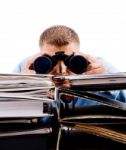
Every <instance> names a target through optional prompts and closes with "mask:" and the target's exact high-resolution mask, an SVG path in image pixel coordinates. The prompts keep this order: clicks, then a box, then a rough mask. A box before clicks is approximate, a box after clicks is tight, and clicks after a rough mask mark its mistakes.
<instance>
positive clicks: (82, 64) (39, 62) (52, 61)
mask: <svg viewBox="0 0 126 150" xmlns="http://www.w3.org/2000/svg"><path fill="white" fill-rule="evenodd" d="M59 60H62V61H64V64H65V65H66V66H67V67H68V69H69V70H70V71H72V72H73V73H75V74H81V73H83V72H85V71H86V69H87V66H88V65H89V62H88V61H87V60H86V59H85V58H84V57H83V56H81V55H74V54H72V55H70V56H68V55H65V54H64V52H61V51H60V52H57V53H56V54H55V55H53V56H49V55H44V56H40V57H38V58H36V59H35V61H34V63H33V64H32V65H31V66H30V69H33V70H35V71H36V73H38V74H48V73H49V72H50V71H51V70H52V69H53V68H54V67H55V66H56V64H57V62H58V61H59Z"/></svg>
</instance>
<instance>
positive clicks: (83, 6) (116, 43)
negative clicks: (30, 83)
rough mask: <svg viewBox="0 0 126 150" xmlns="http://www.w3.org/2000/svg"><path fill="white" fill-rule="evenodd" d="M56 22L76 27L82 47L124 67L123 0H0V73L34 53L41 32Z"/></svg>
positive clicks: (125, 25) (125, 31)
mask: <svg viewBox="0 0 126 150" xmlns="http://www.w3.org/2000/svg"><path fill="white" fill-rule="evenodd" d="M57 24H61V25H67V26H70V27H72V28H73V29H75V31H76V32H77V33H78V34H79V35H80V39H81V51H83V52H84V53H89V54H93V55H97V56H102V57H104V58H105V59H107V60H108V61H109V62H111V63H112V64H114V65H115V66H116V67H117V68H119V69H120V71H126V66H125V64H126V59H125V51H126V4H125V0H0V73H10V72H12V71H13V69H14V68H15V66H16V65H17V64H18V63H19V62H20V61H21V60H22V59H23V58H25V57H27V56H29V55H33V54H35V53H37V52H38V51H39V47H38V40H39V36H40V34H41V32H42V31H43V30H44V29H46V28H47V27H50V26H52V25H57Z"/></svg>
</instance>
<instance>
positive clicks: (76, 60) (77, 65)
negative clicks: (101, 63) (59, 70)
mask: <svg viewBox="0 0 126 150" xmlns="http://www.w3.org/2000/svg"><path fill="white" fill-rule="evenodd" d="M88 64H89V63H88V61H87V60H86V59H85V58H84V57H83V56H80V55H77V56H74V57H72V58H71V59H70V61H69V64H68V67H69V69H70V70H71V71H72V72H74V73H76V74H81V73H83V72H85V71H86V69H87V66H88Z"/></svg>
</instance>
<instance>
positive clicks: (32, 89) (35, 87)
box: [0, 74, 54, 118]
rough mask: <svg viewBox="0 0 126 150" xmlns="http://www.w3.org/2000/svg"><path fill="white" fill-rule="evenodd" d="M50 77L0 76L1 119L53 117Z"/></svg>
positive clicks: (52, 87)
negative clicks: (49, 94)
mask: <svg viewBox="0 0 126 150" xmlns="http://www.w3.org/2000/svg"><path fill="white" fill-rule="evenodd" d="M50 89H54V85H53V83H52V81H51V76H50V75H47V76H46V75H41V76H39V75H21V74H20V75H19V74H0V118H14V117H15V118H19V117H23V118H24V117H26V118H28V117H32V118H33V117H44V116H50V115H53V114H52V113H51V107H52V102H53V100H52V99H51V98H49V96H48V92H49V91H50Z"/></svg>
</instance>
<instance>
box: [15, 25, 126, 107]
mask: <svg viewBox="0 0 126 150" xmlns="http://www.w3.org/2000/svg"><path fill="white" fill-rule="evenodd" d="M39 46H40V52H39V53H38V54H36V55H35V56H33V57H30V58H27V59H25V60H24V61H23V62H21V63H20V64H19V65H18V66H17V68H16V69H15V72H17V73H26V74H29V73H30V74H31V73H34V74H35V73H46V74H53V75H73V74H83V75H85V74H86V75H87V74H106V73H115V72H117V70H116V69H115V68H114V67H113V66H111V65H110V64H108V63H106V62H105V61H104V60H103V59H101V58H94V57H92V56H90V55H87V54H83V53H82V52H80V39H79V36H78V34H77V33H76V32H75V31H74V30H73V29H71V28H70V27H67V26H64V25H55V26H51V27H50V28H47V29H46V30H45V31H44V32H43V33H42V34H41V35H40V39H39ZM73 56H79V58H78V57H74V58H78V59H77V60H76V59H73V60H74V61H73V62H72V61H71V58H73ZM41 57H42V58H44V59H43V61H41V60H42V59H39V61H37V63H36V64H37V66H34V64H35V63H34V62H36V60H38V59H37V58H41ZM80 59H82V61H80ZM83 59H84V60H85V61H86V62H88V63H87V66H83V65H85V63H83ZM70 61H71V62H72V63H71V62H70ZM47 62H48V63H49V65H48V63H47ZM71 64H72V65H71ZM38 65H40V68H37V69H36V67H38ZM84 67H86V68H84ZM109 96H110V95H109ZM111 96H112V97H113V98H114V99H117V100H120V101H125V96H124V94H123V93H122V92H120V91H115V92H114V96H113V94H112V95H111ZM77 103H78V105H82V102H79V101H78V102H77ZM94 104H96V103H95V102H92V101H88V102H87V101H83V105H94Z"/></svg>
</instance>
